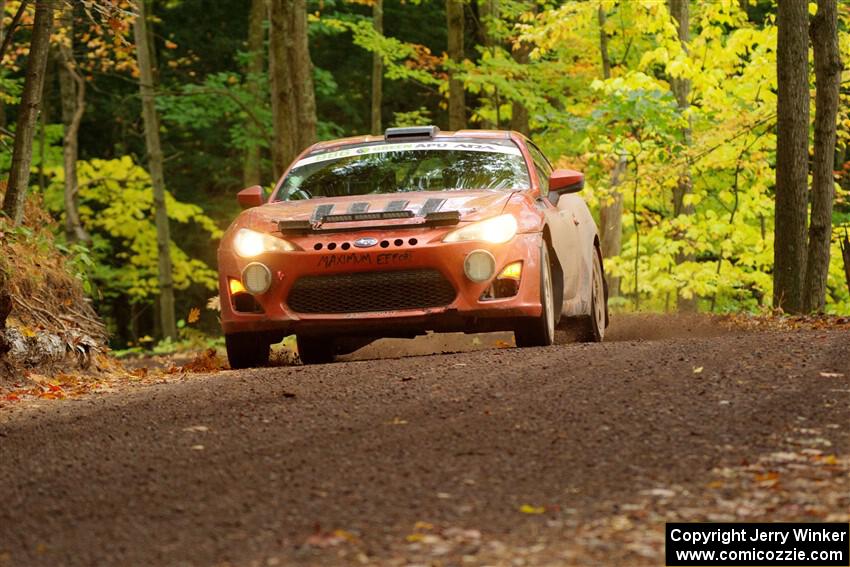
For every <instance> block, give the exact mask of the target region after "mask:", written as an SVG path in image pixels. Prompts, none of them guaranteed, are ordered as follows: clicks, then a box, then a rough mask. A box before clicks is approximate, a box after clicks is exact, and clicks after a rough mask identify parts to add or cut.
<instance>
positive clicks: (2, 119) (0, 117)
mask: <svg viewBox="0 0 850 567" xmlns="http://www.w3.org/2000/svg"><path fill="white" fill-rule="evenodd" d="M5 16H6V0H0V45H3V20H4V19H5ZM5 127H6V105H5V104H4V103H3V101H2V100H0V128H5Z"/></svg>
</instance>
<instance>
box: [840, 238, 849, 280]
mask: <svg viewBox="0 0 850 567" xmlns="http://www.w3.org/2000/svg"><path fill="white" fill-rule="evenodd" d="M840 242H841V258H842V259H843V260H844V280H845V281H846V282H847V291H850V237H848V236H847V230H846V229H845V230H844V238H842V239H841V241H840Z"/></svg>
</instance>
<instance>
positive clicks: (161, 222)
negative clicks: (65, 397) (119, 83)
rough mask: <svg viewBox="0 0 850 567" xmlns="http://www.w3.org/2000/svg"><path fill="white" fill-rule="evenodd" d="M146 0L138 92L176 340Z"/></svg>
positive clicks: (165, 297)
mask: <svg viewBox="0 0 850 567" xmlns="http://www.w3.org/2000/svg"><path fill="white" fill-rule="evenodd" d="M146 3H147V2H146V0H142V1H140V2H139V3H138V7H139V15H138V17H137V18H136V22H135V24H134V32H133V33H134V36H135V39H136V59H137V62H138V65H139V91H140V93H141V98H142V117H143V119H144V124H145V143H146V146H147V151H148V168H149V169H150V174H151V183H152V185H153V202H154V214H155V217H156V248H157V256H158V258H159V313H160V324H161V326H162V335H163V337H165V338H170V339H176V338H177V324H176V321H175V316H174V279H173V273H172V263H171V235H170V230H169V226H168V210H167V209H166V204H165V176H164V174H163V167H162V161H163V156H162V146H161V145H160V139H159V116H158V115H157V112H156V99H155V96H156V95H155V93H154V79H153V75H154V71H153V66H152V64H151V52H150V45H149V44H148V26H147V19H146V18H147V6H146Z"/></svg>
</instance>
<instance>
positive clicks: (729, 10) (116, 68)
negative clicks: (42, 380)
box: [0, 0, 850, 348]
mask: <svg viewBox="0 0 850 567" xmlns="http://www.w3.org/2000/svg"><path fill="white" fill-rule="evenodd" d="M792 4H796V5H798V6H800V7H802V9H801V11H800V13H799V14H798V15H797V16H794V15H793V14H791V13H790V12H786V14H785V16H784V17H785V18H786V19H785V21H786V22H792V18H794V17H796V20H794V22H796V24H795V25H796V26H797V27H796V30H797V33H796V35H794V36H789V35H786V36H785V38H786V39H785V40H784V45H785V46H786V47H787V49H786V51H784V52H783V49H782V48H783V40H782V39H781V36H782V30H780V29H779V26H778V25H777V20H778V17H779V16H780V15H781V14H780V13H779V10H780V6H778V5H777V3H776V2H775V1H771V0H715V1H707V0H706V1H696V0H694V1H690V2H689V1H687V0H669V2H665V1H662V0H618V1H615V0H588V1H580V2H577V1H570V2H535V1H532V0H470V1H467V2H463V1H460V0H448V1H433V0H418V1H417V0H408V1H401V0H352V1H343V0H322V1H318V2H315V1H312V0H311V1H307V2H305V1H304V0H295V1H284V0H228V1H227V2H221V1H212V0H155V1H149V0H148V1H147V2H146V3H145V4H143V5H138V4H135V3H130V2H126V1H119V0H116V1H114V2H113V1H110V0H100V1H99V2H95V1H84V0H80V1H73V2H62V1H60V0H55V1H54V2H45V1H42V0H39V1H38V2H22V1H21V0H0V14H3V16H4V17H3V26H2V28H0V38H2V39H3V48H2V49H3V53H2V66H0V180H6V179H7V177H8V178H9V179H12V180H14V179H16V177H15V175H17V174H16V173H15V172H14V171H13V170H14V168H15V164H14V163H13V154H14V151H13V149H14V148H13V146H14V141H15V137H16V133H17V132H20V124H21V122H20V120H19V117H20V111H21V108H24V107H26V104H25V103H26V97H27V92H26V88H27V74H28V64H29V61H30V60H31V59H33V56H32V53H35V50H34V47H33V46H34V45H35V44H36V43H37V42H36V41H35V39H36V37H35V36H36V35H37V29H38V21H37V20H38V16H37V13H36V10H37V8H39V7H43V6H44V5H48V7H49V10H50V12H51V13H52V16H53V17H52V20H53V21H52V22H51V24H52V27H51V29H50V30H49V41H48V47H47V53H46V58H45V65H46V67H45V73H44V86H43V97H42V100H41V101H40V113H38V114H37V120H36V122H34V126H33V143H32V152H33V156H32V160H31V163H30V165H29V168H28V175H30V178H29V179H28V182H27V183H26V184H25V186H26V188H27V191H26V194H25V197H26V199H27V200H28V202H27V206H28V207H31V208H34V209H36V210H44V211H47V212H48V213H49V214H50V215H51V216H52V218H53V219H55V220H56V221H57V223H56V224H55V225H52V224H50V222H49V219H48V220H44V221H43V224H50V227H49V228H50V231H51V233H52V234H51V235H50V236H48V237H44V238H46V240H45V242H44V243H43V245H44V246H51V247H53V248H55V249H57V250H59V251H60V252H61V254H62V255H63V256H64V257H65V260H66V264H67V267H68V269H70V270H71V271H72V272H73V275H74V277H75V278H77V279H78V280H79V281H80V282H82V285H83V286H84V289H85V291H86V293H87V294H88V296H89V297H91V298H92V299H93V305H94V307H95V309H96V310H97V312H98V314H99V315H100V316H101V318H103V319H104V321H105V322H106V323H107V327H108V331H109V334H110V336H111V337H112V339H111V341H112V344H113V346H114V347H116V348H124V347H131V348H141V347H145V346H150V345H152V344H153V343H155V342H156V341H157V340H159V339H161V338H163V337H169V343H173V342H174V341H175V340H177V339H178V337H179V338H182V339H184V340H185V339H192V338H197V336H202V333H203V332H209V333H212V334H216V327H217V322H216V317H217V315H216V312H215V311H214V310H208V309H206V306H207V304H208V301H209V300H210V298H211V297H213V296H215V295H216V288H217V279H216V274H215V251H216V248H217V245H218V240H217V239H218V238H219V237H220V236H221V234H222V231H223V229H224V228H226V226H227V225H228V224H229V222H230V221H231V220H232V219H233V218H234V217H235V215H236V214H237V213H238V205H237V204H236V200H235V194H236V192H237V191H238V190H239V189H241V188H243V187H246V186H249V185H253V184H261V185H263V186H265V187H269V188H270V187H272V186H273V185H274V183H275V182H276V179H277V176H278V175H279V174H280V172H281V171H282V169H283V168H284V167H285V166H286V165H287V164H288V163H289V161H290V160H291V159H292V158H293V157H294V155H295V153H296V152H298V151H300V150H301V149H303V148H304V147H306V146H307V145H308V144H309V143H312V142H314V141H317V140H323V139H331V138H337V137H342V136H348V135H355V134H362V133H368V132H374V133H380V132H382V131H383V129H384V128H386V127H390V126H407V125H421V124H436V125H438V126H440V127H441V128H443V129H460V128H466V127H468V128H501V129H507V128H510V129H514V130H517V131H520V132H523V133H525V134H527V135H529V136H531V137H532V138H533V139H534V140H535V141H536V142H537V143H538V144H539V145H540V146H541V147H542V148H543V150H544V151H545V152H546V153H547V155H548V156H549V157H550V159H551V160H552V161H553V163H555V164H557V165H558V166H563V167H571V168H575V169H580V170H582V171H584V172H585V173H586V176H587V185H586V188H585V190H584V193H583V194H584V196H585V198H586V199H587V200H588V202H589V203H590V205H591V208H592V209H593V211H594V214H595V215H596V217H597V219H598V222H599V225H600V230H601V233H602V239H603V249H604V253H605V256H606V270H607V272H608V274H609V286H610V290H611V295H612V298H611V305H612V307H613V308H614V309H617V310H621V311H624V310H657V311H672V310H676V309H679V310H699V311H704V312H738V311H750V312H756V311H769V310H772V309H776V308H782V309H784V310H786V311H789V312H811V311H822V312H826V313H832V314H844V315H847V314H850V292H848V286H850V248H846V246H847V245H846V244H845V245H844V248H843V247H842V243H844V242H847V231H848V229H849V228H848V227H850V73H848V72H847V71H844V72H843V75H842V72H841V66H840V64H839V65H838V67H837V68H835V65H833V67H832V68H830V67H829V65H826V64H823V63H821V66H820V67H819V66H818V65H819V59H818V46H821V47H820V49H821V51H820V61H821V62H822V61H825V60H827V59H828V58H827V57H825V56H824V53H825V51H824V49H826V48H829V47H830V41H829V39H830V37H834V39H835V41H834V42H833V43H834V45H833V49H832V50H833V51H834V52H835V53H834V54H833V55H835V54H837V55H840V60H841V61H844V62H847V61H850V32H849V31H848V30H850V3H845V2H836V1H835V0H821V1H820V2H809V3H806V2H804V1H799V0H798V1H795V0H789V1H788V2H787V3H785V4H784V5H783V6H782V7H781V8H782V9H785V10H789V9H790V8H788V7H789V6H790V5H792ZM140 12H141V13H142V14H143V15H144V18H143V20H142V22H143V23H144V25H140V21H139V19H138V18H137V15H138V14H139V13H140ZM830 26H831V27H830ZM830 29H831V30H832V32H831V33H830V31H829V30H830ZM823 30H826V31H823ZM793 32H794V29H793V28H792V29H790V33H793ZM785 33H786V34H788V33H789V31H788V26H786V31H785ZM819 34H820V35H819ZM809 35H811V38H812V39H811V45H810V41H809ZM788 37H792V40H789V39H788ZM793 38H796V51H794V48H795V44H794V41H793ZM140 39H142V41H140ZM823 46H826V48H824V47H823ZM31 49H33V51H32V53H31ZM828 51H829V50H828V49H827V52H828ZM795 54H796V56H797V57H798V58H797V60H796V62H795V63H794V64H792V65H783V64H782V58H783V57H785V58H786V59H785V61H786V62H787V61H789V59H787V58H788V57H793V56H795ZM145 55H147V62H146V57H145ZM827 55H829V53H827ZM777 58H779V59H780V62H779V63H778V62H777ZM801 58H802V59H801ZM835 60H837V58H835V57H833V62H834V61H835ZM801 61H802V64H800V62H801ZM845 66H846V63H845ZM145 67H148V69H146V68H145ZM786 68H787V69H791V70H796V71H797V75H799V77H800V79H799V80H798V81H797V83H798V87H800V88H798V89H797V91H796V95H794V96H796V98H793V97H792V98H790V99H789V98H788V97H789V94H788V93H790V92H791V91H785V92H786V94H785V97H786V98H785V101H786V102H785V104H784V106H783V103H782V101H781V100H779V101H778V98H779V99H781V98H782V94H781V93H782V88H783V81H784V82H785V84H786V85H791V84H792V83H793V81H794V77H790V78H789V77H785V78H784V79H783V78H782V77H781V74H780V76H778V73H777V69H780V70H781V69H786ZM146 71H148V73H147V74H146ZM146 76H148V78H147V79H146ZM824 77H826V78H827V79H828V80H827V81H826V82H827V83H829V84H834V87H835V88H834V91H835V93H836V97H835V99H836V102H837V107H836V109H835V111H834V112H832V113H829V112H824V111H823V110H821V111H820V116H821V119H822V122H823V117H825V116H826V117H830V116H831V117H832V118H834V119H832V120H830V121H829V122H831V124H832V127H831V128H832V130H831V133H830V132H826V134H825V133H824V130H823V125H822V124H821V125H820V126H818V124H819V123H818V119H817V114H818V109H817V106H818V104H821V99H820V98H819V97H820V96H826V94H825V93H827V92H828V91H831V90H833V89H832V88H831V87H829V86H828V85H827V86H824V84H825V83H824ZM829 81H832V82H831V83H830V82H829ZM140 86H141V88H140ZM792 86H793V85H792ZM792 94H793V93H792ZM22 99H23V101H24V104H22ZM789 100H792V101H796V103H797V107H796V108H797V111H796V112H792V111H789V109H790V108H794V106H793V104H792V105H790V106H789V104H788V101H789ZM144 102H149V103H150V104H151V106H150V107H146V108H145V112H143V103H144ZM800 105H802V107H801V106H800ZM826 106H827V107H828V99H827V103H826ZM800 108H804V109H806V110H807V112H801V111H800ZM822 108H823V107H822ZM148 110H149V111H150V114H148V113H147V112H148ZM809 115H810V116H811V117H812V118H813V119H814V120H810V116H809ZM34 116H35V115H34ZM151 120H152V121H151ZM783 121H785V122H784V128H785V130H783ZM152 124H153V126H151V125H152ZM819 127H820V128H821V130H820V131H819V130H818V128H819ZM794 128H796V132H798V133H799V132H800V131H801V130H800V129H801V128H804V129H805V130H804V131H803V134H802V136H803V138H804V139H803V140H802V143H804V144H805V146H804V147H803V150H804V151H805V154H804V155H803V156H802V159H799V158H800V156H799V152H798V155H797V158H796V160H795V159H792V158H793V157H794V156H793V155H792V154H788V153H787V151H786V150H784V148H792V146H794V147H797V148H800V143H797V144H796V145H794V144H788V143H785V144H783V143H782V141H781V140H780V143H779V144H778V143H777V135H779V136H780V137H781V136H783V135H784V136H786V138H785V140H786V142H787V140H788V138H787V136H788V134H787V133H788V132H790V131H794ZM783 131H784V132H785V134H783ZM152 132H156V133H157V134H158V136H156V138H158V141H157V146H159V148H161V152H160V151H152V148H155V149H156V147H157V146H152V145H151V144H152V140H151V134H152ZM146 134H147V135H146ZM825 135H831V136H832V138H833V139H834V140H835V142H834V149H832V150H831V151H830V149H831V148H830V146H829V144H826V145H825V144H824V140H825V139H826V138H824V136H825ZM800 140H801V138H800V136H799V135H798V136H797V141H798V142H800ZM778 147H779V148H780V149H783V150H782V151H780V152H777V148H778ZM792 149H793V148H792ZM783 151H786V153H785V154H783ZM778 153H779V155H778ZM824 153H825V154H826V157H824ZM157 162H159V165H157ZM777 164H779V165H780V167H779V171H777ZM819 164H821V165H823V167H820V165H819ZM824 164H825V165H824ZM827 166H828V174H823V173H822V172H823V171H825V169H824V168H825V167H827ZM783 168H785V169H784V170H783ZM159 169H161V174H160V173H159ZM818 172H821V173H820V174H819V173H818ZM152 174H153V176H152ZM792 178H793V179H796V180H797V182H796V186H795V187H791V186H792V185H794V183H793V179H792ZM826 178H828V179H827V180H826V181H824V179H826ZM789 179H792V183H790V185H789V181H788V180H789ZM7 184H8V185H9V186H11V184H12V183H9V182H7V181H0V193H3V192H7V193H8V192H9V191H8V187H7ZM810 186H811V190H809V187H810ZM827 186H828V187H829V188H830V189H829V191H826V190H825V189H824V187H827ZM801 187H802V191H804V193H801ZM789 188H790V189H791V191H790V192H789ZM819 188H820V189H819ZM157 190H160V191H162V193H161V195H162V197H163V198H162V199H158V198H156V197H157ZM794 191H796V195H797V196H798V197H801V198H799V199H797V201H796V203H797V204H796V205H793V203H795V201H794V200H793V198H792V199H791V200H790V201H789V200H787V199H786V200H783V195H791V196H792V197H793V194H794ZM824 191H826V192H824ZM826 198H828V200H829V203H828V204H829V207H828V208H827V207H826V202H825V199H826ZM6 201H7V204H8V202H9V201H11V199H9V198H7V199H6ZM777 202H780V203H781V204H780V209H779V211H780V214H778V215H777V209H776V203H777ZM789 202H790V203H791V204H792V205H793V206H787V205H788V203H789ZM162 204H164V207H163V206H161V205H162ZM4 208H6V213H7V215H8V217H7V218H6V219H5V220H4V219H0V223H2V225H0V235H2V238H3V239H5V240H6V242H7V243H10V242H14V241H15V240H16V239H18V240H20V241H24V240H32V239H38V238H42V234H43V231H39V230H38V227H36V228H34V227H33V226H32V223H28V222H27V220H26V219H24V223H23V224H22V225H21V224H19V223H18V222H15V220H16V219H15V218H14V217H15V215H14V214H8V213H9V212H10V208H9V207H4ZM19 209H20V214H21V215H23V210H24V209H23V208H20V207H19ZM29 210H32V209H29ZM157 210H159V212H160V214H161V215H163V216H161V217H160V218H159V219H157V214H156V213H157ZM166 210H167V218H166V217H165V216H164V214H165V211H166ZM785 212H787V213H789V214H791V213H793V215H796V217H795V219H796V220H795V219H793V218H792V219H788V218H783V213H785ZM30 216H31V217H34V215H32V214H31V215H30ZM39 218H40V219H41V218H42V217H39ZM44 218H46V217H44ZM809 218H811V219H812V220H811V222H810V223H808V222H807V219H809ZM800 219H802V223H803V225H802V232H801V231H800ZM824 219H826V221H824ZM157 220H159V222H157ZM39 222H41V221H39ZM163 223H164V224H165V226H166V227H167V229H168V231H167V232H166V233H165V234H166V236H167V240H165V241H163V240H162V239H163ZM777 223H779V226H777ZM789 223H790V224H789ZM807 224H808V225H809V226H808V227H807ZM789 227H790V228H791V229H792V230H789ZM776 235H778V236H779V240H778V241H777V239H776V238H775V237H776ZM819 235H820V236H819ZM807 237H808V244H807V242H806V240H807ZM158 238H159V239H160V244H161V245H160V246H158V245H157V240H158ZM821 241H824V242H825V244H824V245H823V246H820V249H818V242H821ZM163 242H168V245H167V246H165V245H162V243H163ZM801 247H802V249H801ZM807 248H808V249H809V258H810V259H811V258H814V259H815V261H810V262H809V266H808V268H809V272H811V273H807V272H806V262H805V259H806V254H805V252H806V249H807ZM163 251H167V254H165V256H167V258H166V259H167V260H168V262H169V265H167V269H166V270H163V263H162V262H163ZM825 251H828V252H829V254H828V255H826V257H825V259H824V253H825ZM818 259H820V260H818ZM819 261H820V263H821V264H823V269H820V268H818V265H819V264H818V262H819ZM824 261H825V262H826V263H825V264H824V263H823V262H824ZM775 262H776V264H775ZM775 265H777V266H779V269H775ZM0 268H2V266H0ZM165 272H167V273H165ZM821 272H822V277H821V278H820V279H822V280H823V281H822V282H821V283H820V284H819V283H818V279H819V273H821ZM786 273H787V274H791V276H792V278H791V279H793V282H791V283H789V281H783V280H782V278H783V277H784V276H783V274H786ZM777 278H779V279H778V280H777ZM777 282H778V283H777ZM777 285H778V287H777ZM172 288H173V290H174V293H173V296H174V299H173V305H174V307H173V308H166V309H163V303H162V301H163V300H162V298H163V297H165V296H169V295H171V294H169V293H163V290H167V289H172ZM780 291H781V292H780ZM170 301H171V300H168V301H167V302H166V307H168V304H169V302H170ZM169 309H170V310H171V312H172V313H176V317H174V321H173V322H169V321H168V315H167V312H168V311H169Z"/></svg>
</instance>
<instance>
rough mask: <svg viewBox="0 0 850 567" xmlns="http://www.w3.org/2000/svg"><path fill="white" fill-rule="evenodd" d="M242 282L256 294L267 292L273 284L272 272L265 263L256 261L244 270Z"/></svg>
mask: <svg viewBox="0 0 850 567" xmlns="http://www.w3.org/2000/svg"><path fill="white" fill-rule="evenodd" d="M242 283H244V284H245V288H246V289H247V290H248V291H249V292H250V293H253V294H254V295H259V294H261V293H266V292H267V291H268V290H269V288H270V287H271V285H272V273H271V272H270V271H269V269H268V268H267V267H265V266H264V265H263V264H260V263H258V262H254V263H253V264H248V265H247V266H246V267H245V269H244V270H242Z"/></svg>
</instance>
